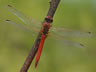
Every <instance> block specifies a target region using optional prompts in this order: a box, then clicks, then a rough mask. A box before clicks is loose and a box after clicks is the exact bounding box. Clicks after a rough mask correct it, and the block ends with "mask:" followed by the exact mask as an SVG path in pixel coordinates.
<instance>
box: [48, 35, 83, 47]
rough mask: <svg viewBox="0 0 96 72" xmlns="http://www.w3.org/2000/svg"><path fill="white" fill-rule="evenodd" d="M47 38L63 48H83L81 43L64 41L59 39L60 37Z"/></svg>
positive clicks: (61, 38)
mask: <svg viewBox="0 0 96 72" xmlns="http://www.w3.org/2000/svg"><path fill="white" fill-rule="evenodd" d="M48 38H51V39H54V40H56V41H57V42H59V43H60V44H62V45H65V46H70V47H77V48H84V45H83V44H82V43H79V42H75V41H72V40H69V39H66V37H60V36H56V35H53V34H50V36H49V37H48Z"/></svg>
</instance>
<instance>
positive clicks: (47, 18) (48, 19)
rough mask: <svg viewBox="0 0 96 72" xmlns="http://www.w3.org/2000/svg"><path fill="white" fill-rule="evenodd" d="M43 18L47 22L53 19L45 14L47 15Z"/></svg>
mask: <svg viewBox="0 0 96 72" xmlns="http://www.w3.org/2000/svg"><path fill="white" fill-rule="evenodd" d="M45 20H46V21H47V22H49V23H51V22H53V19H52V17H51V16H47V17H46V18H45Z"/></svg>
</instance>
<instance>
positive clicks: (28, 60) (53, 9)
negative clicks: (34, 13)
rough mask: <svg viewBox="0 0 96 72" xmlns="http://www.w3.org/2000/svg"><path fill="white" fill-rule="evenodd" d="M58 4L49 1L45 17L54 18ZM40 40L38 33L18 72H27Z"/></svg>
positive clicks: (54, 0) (56, 0) (56, 1)
mask: <svg viewBox="0 0 96 72" xmlns="http://www.w3.org/2000/svg"><path fill="white" fill-rule="evenodd" d="M59 2H60V0H51V1H50V8H49V10H48V14H47V16H51V17H53V16H54V14H55V12H56V9H57V6H58V4H59ZM44 20H45V19H44ZM40 40H41V34H40V33H39V34H38V36H37V39H36V40H35V43H34V45H33V47H32V49H31V51H30V53H29V55H28V56H27V58H26V61H25V63H24V64H23V66H22V68H21V70H20V72H27V71H28V69H29V67H30V65H31V63H32V61H33V59H34V57H35V55H36V53H37V50H38V47H39V44H40Z"/></svg>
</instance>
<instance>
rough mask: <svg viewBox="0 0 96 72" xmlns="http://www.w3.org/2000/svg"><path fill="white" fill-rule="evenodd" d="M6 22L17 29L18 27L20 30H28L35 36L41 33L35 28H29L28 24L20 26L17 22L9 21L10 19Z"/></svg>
mask: <svg viewBox="0 0 96 72" xmlns="http://www.w3.org/2000/svg"><path fill="white" fill-rule="evenodd" d="M4 22H7V23H8V24H12V25H14V26H16V27H18V28H20V29H24V30H25V29H26V30H28V31H31V32H33V33H35V34H37V33H38V32H39V29H36V28H34V27H32V26H29V25H26V24H18V23H16V22H14V21H11V20H8V19H7V20H4Z"/></svg>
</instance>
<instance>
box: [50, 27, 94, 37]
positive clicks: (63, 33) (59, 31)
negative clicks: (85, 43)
mask: <svg viewBox="0 0 96 72" xmlns="http://www.w3.org/2000/svg"><path fill="white" fill-rule="evenodd" d="M50 33H52V34H54V35H56V36H60V37H62V38H64V37H92V36H93V34H92V33H91V32H84V31H76V30H69V29H65V28H56V27H52V28H51V29H50Z"/></svg>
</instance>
